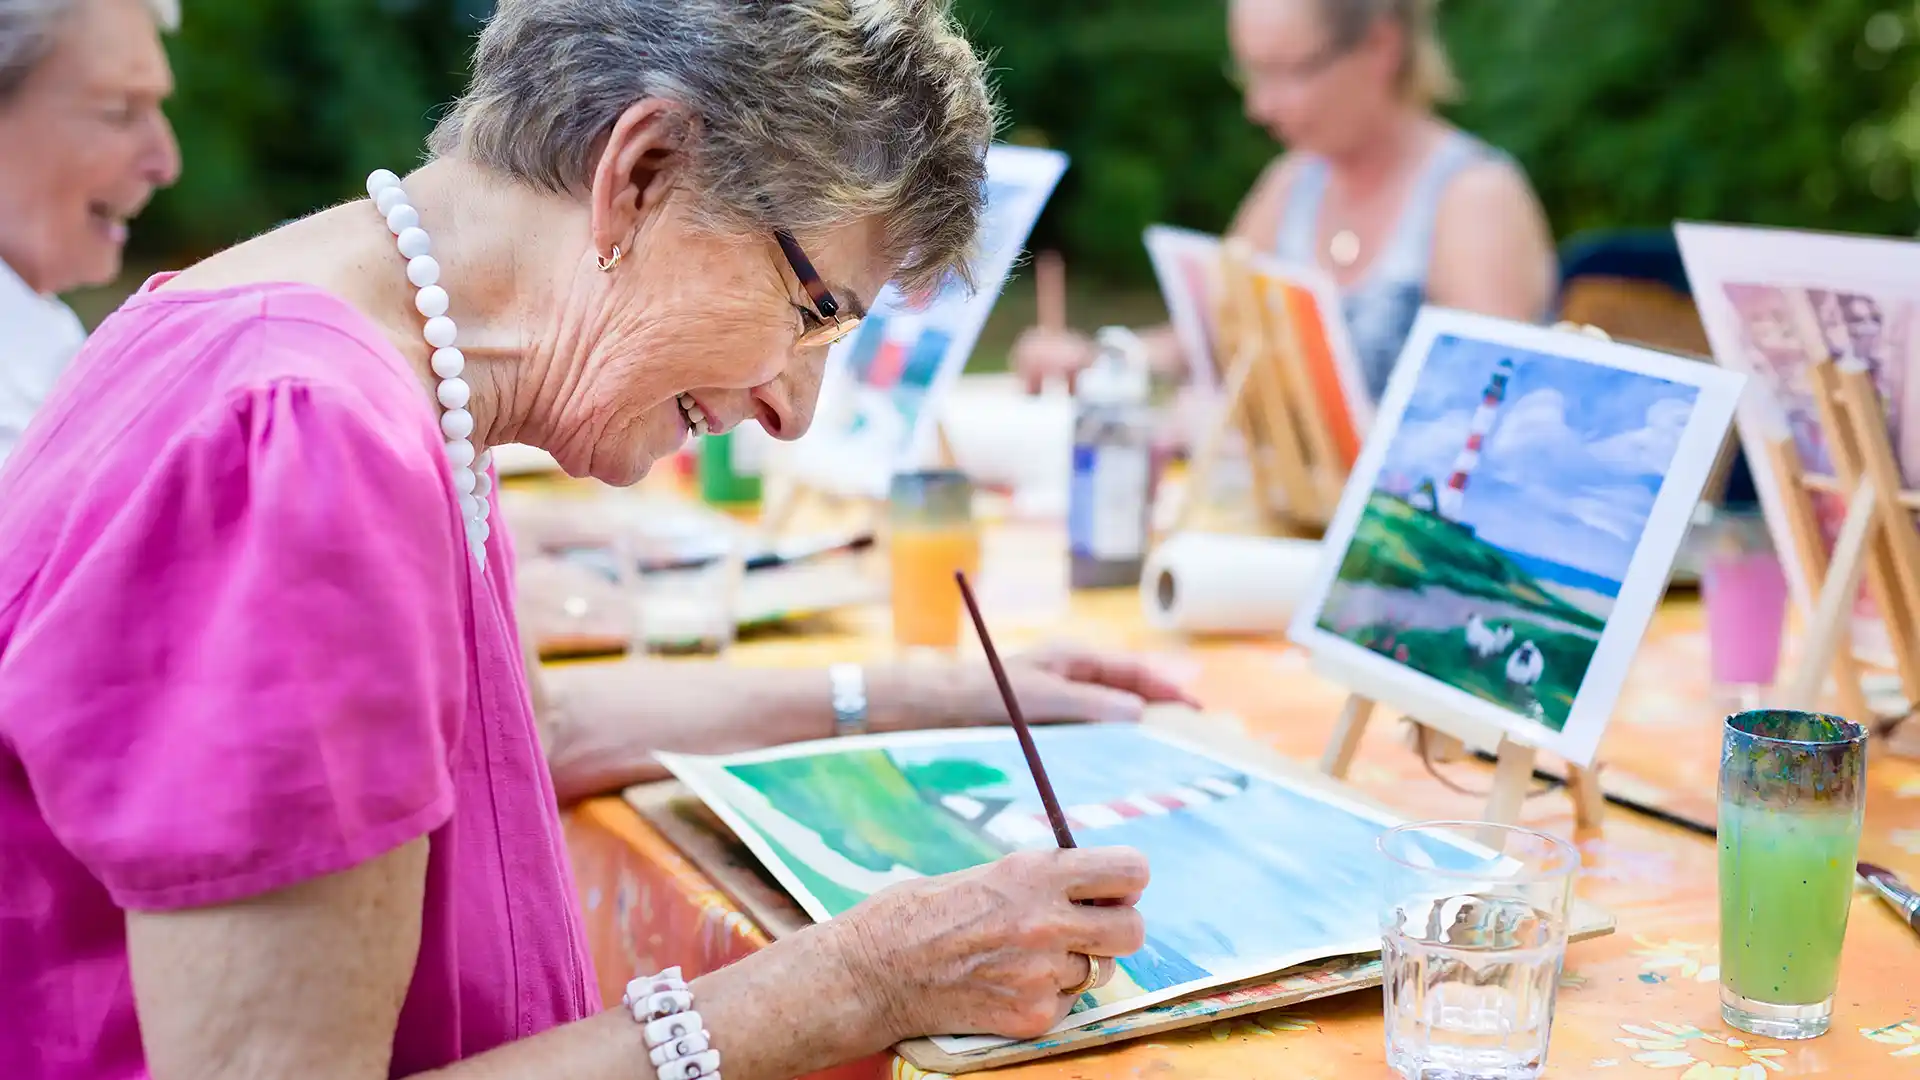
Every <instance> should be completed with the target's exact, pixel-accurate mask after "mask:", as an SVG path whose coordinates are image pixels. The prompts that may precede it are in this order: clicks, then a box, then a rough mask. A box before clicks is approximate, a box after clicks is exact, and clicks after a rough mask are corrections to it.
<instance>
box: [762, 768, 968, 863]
mask: <svg viewBox="0 0 1920 1080" xmlns="http://www.w3.org/2000/svg"><path fill="white" fill-rule="evenodd" d="M966 764H968V763H960V765H961V766H964V765H966ZM980 769H984V766H980V767H976V769H975V770H974V771H975V772H978V771H979V770H980ZM728 771H730V772H732V773H733V775H734V776H736V777H738V778H739V779H740V780H741V781H743V782H745V783H746V784H748V785H749V786H751V787H753V788H754V790H756V791H758V792H760V794H762V795H764V796H766V798H767V801H769V802H771V803H772V804H773V807H774V809H776V810H778V811H780V812H781V813H782V814H785V815H786V816H787V817H789V818H791V819H793V820H794V821H796V822H798V823H800V824H801V825H804V826H806V827H807V828H809V829H811V830H813V831H814V832H815V833H818V834H819V836H820V838H821V840H822V841H824V842H825V843H826V844H827V846H828V847H830V848H832V849H833V850H834V851H836V852H838V853H840V854H841V855H844V856H846V858H847V859H848V860H850V861H852V862H853V863H856V864H857V865H859V866H862V867H865V868H866V869H868V870H872V871H875V872H876V873H885V872H886V871H888V870H891V869H893V868H894V867H896V866H904V867H907V868H909V869H911V870H915V871H918V872H919V873H922V874H926V875H929V876H932V875H935V874H945V873H950V872H952V871H955V870H964V869H966V868H967V867H970V866H978V865H980V864H981V863H984V862H991V861H992V860H994V859H997V858H999V857H1000V856H1001V855H1003V854H1005V852H1003V851H1001V850H1000V848H999V847H997V846H995V845H994V844H993V843H992V842H991V841H990V840H988V839H987V838H986V837H985V836H983V835H981V834H980V833H979V832H976V831H975V830H973V829H971V828H969V827H968V826H967V825H966V824H965V823H963V822H961V821H960V820H959V819H958V818H956V817H954V816H953V815H952V814H949V813H947V812H946V811H945V810H942V809H941V808H940V807H938V806H936V805H934V804H933V803H931V802H929V801H927V800H926V799H925V798H923V797H922V796H921V794H920V790H919V789H918V788H917V787H916V786H915V785H914V783H913V782H912V781H911V780H910V779H908V777H907V775H906V774H905V773H904V772H902V771H901V770H900V766H899V765H898V764H896V763H895V762H894V760H893V758H892V757H890V756H889V755H888V754H887V753H886V752H885V751H884V750H855V751H849V752H846V753H840V754H819V755H814V756H810V757H799V758H788V759H785V760H781V761H765V762H759V763H755V764H751V765H734V766H731V767H730V768H729V770H728ZM995 775H998V774H997V773H996V774H995ZM948 779H952V778H948ZM964 779H966V780H968V781H971V782H973V783H980V782H983V781H984V780H986V779H991V778H987V777H982V776H978V775H972V774H969V775H967V776H966V777H964ZM999 779H1000V781H1001V782H1002V783H1004V782H1005V777H1000V778H999Z"/></svg>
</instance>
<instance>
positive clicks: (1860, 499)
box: [1766, 291, 1920, 721]
mask: <svg viewBox="0 0 1920 1080" xmlns="http://www.w3.org/2000/svg"><path fill="white" fill-rule="evenodd" d="M1789 297H1790V300H1789V302H1790V303H1791V304H1792V305H1793V316H1794V322H1795V324H1796V329H1797V331H1798V332H1797V333H1796V334H1795V337H1796V338H1798V339H1799V341H1800V343H1801V346H1802V347H1803V348H1804V349H1806V351H1807V355H1808V359H1809V361H1811V365H1810V368H1809V372H1810V381H1811V382H1812V384H1813V397H1814V403H1815V406H1816V408H1817V409H1818V410H1819V414H1820V427H1821V430H1822V432H1823V433H1824V434H1825V436H1826V442H1827V452H1828V456H1829V457H1831V458H1832V460H1833V475H1831V476H1828V475H1822V474H1818V473H1812V472H1809V471H1807V469H1806V468H1805V466H1804V464H1803V463H1802V462H1801V460H1800V456H1799V454H1798V453H1797V452H1796V451H1795V449H1794V446H1793V440H1792V437H1791V436H1790V435H1781V436H1778V437H1775V438H1771V439H1770V440H1769V441H1768V455H1767V457H1768V460H1767V462H1766V467H1768V468H1770V469H1772V470H1773V473H1774V477H1775V480H1776V482H1777V486H1778V487H1779V489H1780V492H1781V495H1782V499H1783V501H1784V502H1785V505H1786V516H1787V519H1788V524H1789V528H1790V530H1791V533H1792V541H1793V545H1792V546H1793V549H1794V555H1795V557H1797V558H1798V559H1799V561H1800V566H1801V571H1802V573H1803V574H1804V575H1805V577H1806V580H1807V582H1808V583H1809V584H1810V585H1812V586H1814V587H1815V588H1816V589H1817V590H1818V592H1817V597H1816V600H1815V603H1814V610H1813V612H1812V613H1811V618H1810V620H1809V622H1808V625H1807V638H1806V646H1805V650H1804V652H1803V654H1802V656H1801V658H1800V661H1799V663H1798V664H1797V665H1796V666H1795V668H1794V670H1793V671H1792V672H1791V673H1790V675H1789V678H1788V680H1787V683H1786V686H1785V687H1784V694H1785V697H1784V700H1783V701H1782V704H1784V705H1787V706H1791V707H1812V706H1813V705H1814V704H1815V703H1816V702H1817V701H1818V700H1819V697H1820V688H1821V684H1822V683H1823V682H1824V681H1825V679H1826V676H1828V675H1829V674H1830V675H1831V676H1832V677H1833V681H1834V685H1835V692H1836V695H1835V696H1836V700H1837V702H1838V708H1839V711H1840V712H1841V714H1842V715H1845V716H1850V717H1854V718H1858V719H1861V720H1862V721H1870V720H1871V719H1873V717H1872V714H1871V712H1870V708H1869V706H1868V704H1867V700H1866V695H1865V692H1864V691H1863V690H1862V688H1861V675H1860V667H1859V663H1858V661H1857V660H1856V659H1855V657H1854V650H1853V644H1852V640H1851V639H1852V634H1851V623H1852V615H1853V607H1854V600H1855V597H1856V596H1858V594H1859V591H1860V585H1861V582H1862V580H1864V581H1865V582H1866V587H1867V592H1868V595H1869V596H1870V597H1872V599H1873V602H1874V606H1875V607H1876V608H1878V609H1879V611H1880V615H1881V618H1882V619H1883V620H1884V622H1885V623H1886V627H1887V636H1888V638H1889V640H1890V642H1891V644H1892V647H1893V656H1894V663H1895V668H1896V671H1897V672H1898V675H1899V679H1900V686H1901V690H1902V693H1904V694H1905V695H1906V697H1907V699H1908V701H1909V702H1913V701H1914V700H1915V699H1916V697H1917V696H1920V624H1916V622H1915V620H1916V618H1920V526H1916V524H1915V521H1914V514H1915V512H1916V511H1920V492H1915V491H1911V490H1908V489H1906V488H1904V487H1903V486H1902V484H1901V479H1900V467H1899V463H1898V460H1897V459H1896V458H1895V456H1894V452H1893V445H1892V442H1891V440H1890V439H1889V438H1888V434H1887V421H1886V415H1887V414H1886V410H1885V406H1884V405H1883V403H1882V402H1881V399H1880V395H1879V392H1878V391H1877V390H1876V389H1875V388H1874V385H1873V379H1872V377H1871V375H1870V373H1869V372H1868V370H1867V367H1866V365H1865V364H1862V363H1860V362H1859V361H1855V360H1848V361H1845V362H1840V363H1836V362H1834V361H1833V360H1832V359H1831V358H1830V357H1829V356H1828V352H1827V346H1826V338H1825V335H1824V333H1822V331H1821V328H1820V324H1819V317H1818V315H1817V314H1816V313H1815V312H1814V310H1813V305H1812V302H1811V301H1810V300H1808V298H1807V296H1806V294H1805V293H1803V292H1798V291H1795V292H1793V293H1790V294H1789ZM1815 492H1820V493H1826V494H1831V495H1835V496H1838V497H1839V498H1841V499H1843V500H1845V502H1846V506H1847V516H1846V519H1845V521H1844V523H1843V524H1842V526H1841V529H1840V535H1839V537H1838V539H1837V540H1836V541H1835V543H1834V548H1833V553H1832V556H1831V558H1829V556H1828V554H1827V551H1826V544H1825V541H1824V538H1823V536H1822V535H1821V531H1820V527H1819V521H1818V517H1817V515H1816V513H1815V511H1814V505H1813V499H1812V495H1813V494H1814V493H1815Z"/></svg>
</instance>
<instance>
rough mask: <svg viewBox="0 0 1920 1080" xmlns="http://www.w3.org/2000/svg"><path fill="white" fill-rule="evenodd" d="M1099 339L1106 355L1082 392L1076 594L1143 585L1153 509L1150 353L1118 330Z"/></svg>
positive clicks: (1075, 490)
mask: <svg viewBox="0 0 1920 1080" xmlns="http://www.w3.org/2000/svg"><path fill="white" fill-rule="evenodd" d="M1096 340H1097V342H1098V344H1099V350H1100V351H1099V354H1098V356H1097V357H1096V359H1095V360H1094V362H1093V364H1092V365H1091V366H1090V367H1088V368H1087V370H1085V371H1084V372H1081V374H1080V378H1079V380H1078V383H1077V384H1076V386H1075V388H1074V422H1073V479H1072V482H1071V484H1070V485H1069V487H1068V496H1067V540H1068V543H1067V547H1068V557H1069V560H1070V563H1069V568H1068V581H1069V583H1070V584H1071V585H1072V587H1073V588H1076V589H1100V588H1117V587H1131V586H1136V585H1138V584H1140V571H1141V566H1142V564H1143V563H1144V562H1145V561H1146V553H1147V539H1148V529H1149V526H1150V520H1149V515H1150V513H1151V511H1152V506H1153V415H1152V412H1151V410H1150V409H1149V408H1148V405H1147V394H1148V389H1149V374H1148V366H1147V352H1146V348H1145V347H1144V345H1143V344H1142V343H1141V341H1140V339H1139V338H1137V337H1135V336H1134V335H1133V333H1132V332H1131V331H1129V330H1127V329H1125V328H1123V327H1118V326H1109V327H1107V328H1105V329H1103V330H1101V331H1100V333H1099V335H1098V337H1097V339H1096Z"/></svg>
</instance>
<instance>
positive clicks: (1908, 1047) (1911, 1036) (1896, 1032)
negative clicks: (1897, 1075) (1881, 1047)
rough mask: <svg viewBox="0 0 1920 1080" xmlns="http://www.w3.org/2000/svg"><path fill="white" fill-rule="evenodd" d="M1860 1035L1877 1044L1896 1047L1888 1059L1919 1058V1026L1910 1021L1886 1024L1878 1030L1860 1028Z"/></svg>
mask: <svg viewBox="0 0 1920 1080" xmlns="http://www.w3.org/2000/svg"><path fill="white" fill-rule="evenodd" d="M1860 1034H1862V1035H1865V1036H1866V1037H1867V1038H1869V1039H1872V1040H1873V1041H1874V1042H1877V1043H1885V1044H1886V1045H1888V1046H1897V1047H1899V1048H1900V1049H1898V1050H1895V1051H1893V1053H1891V1054H1889V1055H1888V1056H1889V1057H1920V1024H1916V1023H1914V1022H1913V1021H1911V1020H1902V1021H1900V1022H1899V1023H1897V1024H1888V1025H1887V1026H1886V1027H1880V1028H1861V1029H1860Z"/></svg>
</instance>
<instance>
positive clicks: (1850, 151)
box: [137, 0, 1920, 281]
mask: <svg viewBox="0 0 1920 1080" xmlns="http://www.w3.org/2000/svg"><path fill="white" fill-rule="evenodd" d="M956 3H957V7H958V10H959V13H960V17H961V19H962V20H963V21H964V22H965V23H966V25H967V26H968V28H969V30H970V32H971V33H972V34H973V36H974V39H975V40H976V41H977V42H978V43H979V44H980V45H981V46H982V47H983V48H985V49H987V50H989V51H990V52H991V53H992V54H993V57H994V67H995V72H996V78H997V81H998V83H999V86H1000V89H1001V92H1002V96H1003V97H1004V99H1005V101H1006V105H1007V114H1008V119H1009V127H1008V129H1007V132H1006V137H1008V138H1010V139H1012V140H1014V141H1019V142H1035V143H1042V144H1046V145H1051V146H1056V147H1058V148H1060V149H1062V150H1064V151H1066V152H1067V153H1068V154H1069V155H1071V157H1072V161H1073V165H1072V168H1071V169H1070V170H1069V171H1068V173H1067V175H1066V178H1065V180H1064V181H1063V182H1062V185H1061V190H1060V192H1059V194H1058V195H1057V196H1056V197H1055V198H1054V200H1053V203H1052V205H1051V206H1050V208H1049V210H1048V212H1047V215H1046V216H1045V217H1044V218H1043V219H1042V221H1041V223H1040V226H1039V229H1038V231H1037V233H1036V238H1035V241H1036V245H1043V246H1053V247H1060V248H1062V249H1064V250H1065V251H1067V252H1068V253H1069V254H1070V255H1071V256H1073V257H1074V259H1075V261H1076V263H1077V265H1079V266H1081V267H1084V268H1091V269H1089V270H1087V273H1088V275H1089V276H1092V275H1093V274H1096V273H1097V274H1099V275H1102V276H1106V277H1109V278H1115V279H1127V280H1135V281H1138V280H1142V279H1144V277H1145V276H1146V273H1147V267H1146V261H1145V256H1144V253H1143V252H1142V251H1141V250H1140V242H1139V237H1140V230H1141V229H1142V228H1143V227H1144V226H1146V225H1147V224H1149V223H1151V222H1154V221H1168V222H1173V223H1177V224H1185V225H1191V226H1194V227H1196V228H1203V229H1209V230H1218V229H1220V228H1222V227H1223V226H1224V225H1225V224H1226V222H1227V219H1228V218H1229V216H1230V215H1231V214H1232V212H1233V208H1234V206H1235V205H1236V204H1237V203H1238V202H1239V199H1240V197H1241V196H1242V195H1243V194H1244V193H1245V191H1246V189H1247V187H1248V185H1249V184H1251V182H1252V180H1253V178H1254V177H1255V176H1256V175H1257V174H1258V172H1259V170H1260V169H1261V168H1262V167H1263V166H1264V165H1265V164H1266V162H1267V161H1268V160H1270V159H1271V157H1272V156H1273V154H1275V153H1276V152H1277V148H1276V147H1275V146H1273V144H1272V143H1271V141H1270V140H1269V139H1268V138H1267V136H1266V135H1265V134H1264V133H1263V132H1261V131H1259V130H1257V129H1256V128H1254V127H1253V126H1252V125H1251V124H1249V123H1247V122H1246V120H1245V119H1244V118H1243V117H1242V116H1241V113H1240V102H1239V96H1238V93H1237V92H1236V91H1235V90H1234V89H1233V87H1232V86H1231V85H1230V84H1229V83H1228V81H1227V80H1226V78H1225V77H1224V74H1223V72H1224V69H1225V61H1226V56H1227V49H1226V15H1225V3H1224V0H1197V2H1196V0H1072V2H1071V3H1035V2H1034V0H956ZM187 8H188V9H187V13H186V21H185V25H184V27H183V29H182V31H181V32H180V34H179V35H178V36H177V37H176V38H175V39H174V40H173V41H172V44H171V48H172V52H173V56H174V65H175V71H176V75H177V77H178V79H179V83H180V93H179V96H178V98H177V100H176V102H175V104H174V106H173V108H172V115H173V117H174V120H175V123H176V124H177V126H178V127H179V130H180V137H181V145H182V150H183V152H184V154H185V160H186V173H185V178H184V179H183V181H182V182H181V184H180V185H179V186H178V187H177V188H175V189H174V190H172V191H169V192H166V193H164V194H163V195H162V196H161V197H160V198H159V199H158V200H157V201H156V204H155V206H154V208H153V210H152V211H151V212H150V213H149V215H148V217H147V219H145V220H144V221H143V222H142V226H141V228H140V229H139V230H138V231H137V235H138V236H139V238H140V242H141V244H142V245H143V247H145V248H147V249H148V250H149V251H150V252H157V253H164V254H165V255H167V256H168V257H170V258H176V259H177V258H180V257H182V256H190V255H193V254H196V253H199V252H203V251H206V250H209V249H211V248H214V247H217V246H219V245H222V244H226V243H230V242H231V241H233V240H234V239H236V238H238V237H241V236H245V235H249V234H251V233H253V232H257V231H259V230H260V229H263V228H267V227H269V226H271V225H273V224H275V223H276V222H278V221H280V220H282V219H284V218H287V217H290V216H294V215H297V214H301V213H306V212H308V211H311V210H313V209H315V208H317V207H320V206H323V205H326V204H327V203H329V202H331V201H334V200H336V199H341V198H345V197H349V196H351V195H352V194H353V193H354V192H355V191H357V190H358V188H359V178H360V177H361V176H362V175H364V174H365V172H366V171H367V170H369V169H372V168H376V167H379V166H381V165H385V166H388V167H391V168H395V169H400V168H404V167H406V166H407V165H408V164H410V163H412V162H414V161H417V160H418V155H419V152H420V146H421V142H422V140H423V138H424V137H425V135H426V132H427V131H428V129H429V127H430V126H431V122H432V119H433V117H434V115H435V112H436V110H437V109H438V108H439V107H440V106H441V104H442V103H444V102H445V101H447V100H448V99H449V98H451V97H452V96H453V94H454V93H455V92H456V91H457V89H458V87H459V85H460V83H461V80H462V79H463V78H464V72H465V69H466V62H467V55H466V54H467V51H468V49H469V48H470V47H471V35H472V31H473V30H474V28H475V27H476V25H477V22H478V20H479V19H480V18H482V17H484V15H485V13H486V12H487V11H488V10H489V9H490V8H491V0H273V2H271V3H263V2H261V0H193V2H192V3H190V4H189V5H188V6H187ZM1442 28H1443V30H1444V32H1445V34H1446V37H1447V40H1448V43H1449V45H1450V46H1451V47H1452V50H1453V53H1454V56H1455V59H1456V61H1457V63H1458V66H1459V68H1460V70H1461V73H1462V76H1463V80H1464V82H1465V83H1466V85H1467V87H1468V89H1469V97H1468V98H1467V100H1465V101H1464V102H1462V103H1461V104H1460V105H1459V106H1458V107H1457V108H1456V109H1455V110H1454V111H1453V115H1454V116H1455V117H1456V118H1457V119H1458V120H1459V121H1460V122H1461V123H1462V124H1463V125H1464V126H1466V127H1468V128H1469V129H1471V130H1473V131H1475V132H1477V133H1479V134H1481V135H1482V136H1484V137H1486V138H1487V139H1489V140H1491V141H1492V142H1494V143H1496V144H1498V145H1500V146H1503V147H1505V148H1506V149H1508V150H1509V151H1511V152H1512V153H1513V154H1514V155H1515V156H1516V157H1518V158H1519V159H1520V161H1521V162H1522V163H1523V164H1524V165H1525V166H1526V167H1527V169H1528V171H1529V173H1530V174H1531V175H1532V177H1533V179H1534V183H1535V184H1536V186H1538V188H1539V189H1540V192H1541V194H1542V197H1543V198H1544V200H1545V201H1546V204H1547V209H1548V212H1549V214H1550V215H1551V216H1552V218H1553V222H1554V225H1555V227H1556V228H1557V230H1558V231H1559V232H1560V233H1561V234H1562V235H1566V234H1569V233H1572V232H1576V231H1580V230H1584V229H1588V228H1595V227H1602V226H1634V225H1653V226H1658V225H1663V224H1664V223H1666V222H1669V221H1671V220H1673V219H1674V218H1676V217H1689V218H1711V219H1719V220H1730V221H1743V222H1761V223H1768V224H1780V225H1800V226H1817V227H1822V228H1831V229H1848V230H1859V231H1868V232H1880V233H1898V234H1907V233H1911V232H1912V231H1913V229H1914V227H1915V225H1916V221H1915V217H1916V214H1915V210H1916V202H1917V200H1916V190H1915V184H1916V177H1920V170H1916V167H1915V166H1916V162H1920V95H1916V93H1915V85H1916V77H1917V76H1920V49H1916V44H1920V41H1917V39H1920V22H1917V21H1916V14H1915V9H1914V7H1913V6H1912V5H1903V6H1899V7H1895V6H1892V2H1891V0H1821V2H1819V3H1812V2H1809V0H1610V2H1607V3H1594V2H1591V0H1446V3H1445V4H1443V5H1442Z"/></svg>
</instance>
